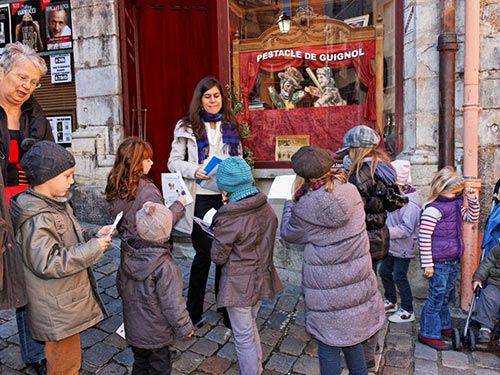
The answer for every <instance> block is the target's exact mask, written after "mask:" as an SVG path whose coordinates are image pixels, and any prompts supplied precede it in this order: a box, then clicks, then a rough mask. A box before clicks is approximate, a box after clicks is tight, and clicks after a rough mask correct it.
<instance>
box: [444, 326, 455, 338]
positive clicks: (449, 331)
mask: <svg viewBox="0 0 500 375" xmlns="http://www.w3.org/2000/svg"><path fill="white" fill-rule="evenodd" d="M452 333H453V328H445V329H442V330H441V336H443V337H448V338H449V337H451V334H452Z"/></svg>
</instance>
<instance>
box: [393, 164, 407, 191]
mask: <svg viewBox="0 0 500 375" xmlns="http://www.w3.org/2000/svg"><path fill="white" fill-rule="evenodd" d="M391 164H392V167H393V168H394V170H395V171H396V174H397V177H396V185H401V186H403V185H407V184H411V173H410V168H411V164H410V162H409V161H408V160H394V161H393V162H392V163H391Z"/></svg>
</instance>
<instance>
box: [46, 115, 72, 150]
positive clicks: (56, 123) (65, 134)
mask: <svg viewBox="0 0 500 375" xmlns="http://www.w3.org/2000/svg"><path fill="white" fill-rule="evenodd" d="M47 120H49V123H50V127H51V128H52V134H53V135H54V140H55V141H56V143H59V144H67V145H68V146H69V145H70V144H71V139H72V137H71V133H72V132H73V127H72V122H73V120H72V117H71V115H67V116H47Z"/></svg>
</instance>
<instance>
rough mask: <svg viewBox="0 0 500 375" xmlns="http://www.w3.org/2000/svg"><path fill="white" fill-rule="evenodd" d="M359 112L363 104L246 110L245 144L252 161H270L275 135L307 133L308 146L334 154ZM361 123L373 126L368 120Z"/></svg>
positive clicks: (360, 114) (357, 121)
mask: <svg viewBox="0 0 500 375" xmlns="http://www.w3.org/2000/svg"><path fill="white" fill-rule="evenodd" d="M363 111H364V106H363V105H348V106H337V107H310V108H295V109H289V110H281V109H273V110H262V111H250V118H249V121H250V124H251V127H252V138H250V139H248V142H247V143H248V146H249V147H250V148H251V149H252V150H253V152H254V156H255V160H256V161H270V160H274V150H275V146H276V136H277V135H292V134H297V135H298V134H309V135H310V137H311V139H310V141H311V144H315V145H318V146H321V147H323V148H326V149H329V150H332V151H336V150H337V149H338V148H339V147H340V146H341V145H342V137H343V136H344V133H345V132H346V131H347V130H349V129H351V128H352V127H353V126H356V125H359V124H360V121H359V119H360V118H361V117H363ZM363 123H364V124H366V125H369V126H372V127H374V126H375V123H374V122H373V121H370V120H365V121H364V122H363Z"/></svg>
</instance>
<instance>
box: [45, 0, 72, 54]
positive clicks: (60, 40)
mask: <svg viewBox="0 0 500 375" xmlns="http://www.w3.org/2000/svg"><path fill="white" fill-rule="evenodd" d="M45 2H47V0H46V1H45ZM44 20H45V29H46V30H45V31H46V32H45V35H46V36H47V38H46V45H47V50H49V51H51V50H57V49H67V48H71V47H72V46H73V35H72V31H71V28H70V27H69V25H71V6H70V0H56V1H50V4H48V5H46V6H45V9H44Z"/></svg>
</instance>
